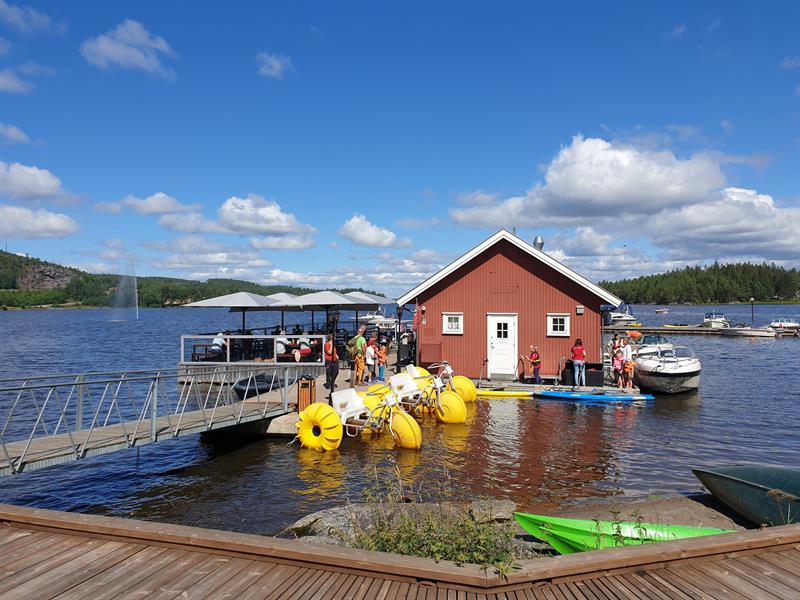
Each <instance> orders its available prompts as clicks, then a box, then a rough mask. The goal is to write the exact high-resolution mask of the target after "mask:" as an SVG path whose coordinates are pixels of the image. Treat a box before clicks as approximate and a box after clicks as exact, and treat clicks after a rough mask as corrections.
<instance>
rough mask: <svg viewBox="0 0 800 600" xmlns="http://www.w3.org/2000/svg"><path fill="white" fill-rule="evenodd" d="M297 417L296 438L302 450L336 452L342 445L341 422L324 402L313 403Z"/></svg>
mask: <svg viewBox="0 0 800 600" xmlns="http://www.w3.org/2000/svg"><path fill="white" fill-rule="evenodd" d="M299 416H300V420H299V421H297V437H298V439H299V440H300V445H301V446H303V447H304V448H311V449H312V450H316V451H317V452H326V451H329V450H336V449H337V448H338V447H339V445H340V444H341V443H342V437H343V435H344V429H343V428H342V421H341V420H340V419H339V415H338V414H337V413H336V411H335V410H334V409H333V408H332V407H330V406H328V405H327V404H325V403H324V402H314V403H313V404H310V405H309V406H308V408H306V409H305V410H304V411H302V412H301V413H300V415H299Z"/></svg>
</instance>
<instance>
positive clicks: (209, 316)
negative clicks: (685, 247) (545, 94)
mask: <svg viewBox="0 0 800 600" xmlns="http://www.w3.org/2000/svg"><path fill="white" fill-rule="evenodd" d="M714 308H716V309H717V310H719V311H722V312H724V313H725V314H726V315H727V316H728V318H729V319H731V320H732V321H736V322H738V321H748V322H749V321H750V306H749V305H737V306H722V307H719V306H718V307H714ZM654 310H655V307H652V306H647V307H637V306H634V307H633V312H634V314H636V315H637V317H639V318H640V319H641V320H642V322H644V323H645V324H657V323H673V322H676V323H697V322H699V321H700V320H702V315H703V313H704V312H705V311H706V310H708V308H707V307H703V306H690V307H683V306H681V307H672V310H671V313H670V314H669V315H655V314H654ZM755 312H756V324H765V323H768V322H769V321H770V320H771V319H772V318H773V317H776V316H793V317H795V318H798V317H800V306H799V305H789V306H779V305H768V306H756V307H755ZM129 316H130V315H126V314H125V313H115V312H113V311H108V310H75V311H66V310H63V311H62V310H52V311H9V312H0V332H2V343H0V377H15V376H20V375H25V374H34V373H63V372H80V371H97V370H103V371H112V370H123V369H135V368H136V369H138V368H158V367H165V366H174V364H175V363H176V362H177V360H178V354H179V350H178V340H179V336H180V334H182V333H184V334H185V333H194V332H200V331H205V332H210V331H215V330H218V329H220V328H222V329H235V328H237V327H238V325H239V323H240V316H239V315H238V314H230V313H227V312H225V311H224V310H219V309H197V310H189V309H145V310H142V311H141V318H140V320H139V321H138V322H136V321H132V320H129V319H128V320H125V319H126V318H127V317H129ZM292 317H294V318H296V317H295V316H294V315H292ZM117 319H122V320H117ZM275 319H276V315H272V314H268V313H262V314H257V315H255V316H248V324H249V325H251V326H264V325H266V326H271V325H273V324H274V322H275ZM287 322H289V318H288V316H287ZM672 341H673V342H675V343H677V344H682V345H687V346H690V347H691V348H693V349H694V351H695V352H696V353H697V354H698V356H699V357H700V358H701V360H702V362H703V374H702V379H701V388H700V390H699V391H698V392H697V393H691V394H682V395H677V396H673V397H669V396H662V397H659V398H658V399H657V400H656V401H655V402H651V403H647V404H642V405H624V406H598V405H591V406H586V405H580V404H568V403H561V402H552V401H538V400H515V399H505V400H491V401H480V402H478V403H476V404H475V405H472V406H470V414H469V419H468V422H467V423H466V424H465V425H437V424H435V423H432V422H425V423H424V424H423V448H422V450H421V451H409V450H401V449H396V448H394V447H393V446H392V444H391V441H390V440H389V439H387V438H386V437H376V438H373V439H370V438H363V439H354V440H346V441H345V443H344V444H343V446H342V448H341V449H340V450H339V452H334V453H329V454H318V453H316V452H313V451H308V450H301V449H300V448H298V446H297V445H289V444H287V440H275V439H272V440H258V441H255V442H250V443H231V442H208V441H203V440H201V439H200V438H199V436H189V437H186V438H181V439H178V440H173V441H169V442H163V443H159V444H154V445H150V446H144V447H142V448H140V449H138V450H135V449H134V450H127V451H121V452H116V453H113V454H109V455H106V456H102V457H96V458H92V459H88V460H85V461H82V462H79V463H72V464H67V465H61V466H57V467H52V468H48V469H43V470H41V471H33V472H31V473H23V474H21V475H15V476H13V477H6V478H3V479H0V502H11V503H15V504H23V505H30V506H37V507H42V508H53V509H59V510H71V511H79V512H89V513H96V514H105V515H114V516H132V517H136V518H143V519H149V520H155V521H166V522H172V523H180V524H186V525H202V526H206V527H216V528H222V529H230V530H237V531H244V532H250V533H274V532H276V531H278V530H280V529H281V528H283V527H284V526H286V525H288V524H289V523H291V522H292V521H294V520H296V519H297V518H299V517H300V516H303V515H304V514H307V513H308V512H311V511H314V510H319V509H321V508H326V507H329V506H333V505H336V504H340V503H342V502H344V501H345V500H346V499H348V498H349V499H350V500H359V499H360V498H361V497H362V491H363V490H364V489H365V488H366V487H370V486H371V485H373V482H374V480H375V473H376V471H378V472H381V473H387V472H395V473H399V476H400V477H402V478H403V480H404V481H405V482H407V483H414V484H417V485H421V488H422V490H423V494H425V493H426V492H428V491H429V490H433V489H434V488H435V487H436V484H437V483H438V482H440V481H441V479H442V476H443V473H444V472H445V471H446V472H447V473H448V474H449V477H450V478H451V480H452V486H453V487H454V488H456V490H457V491H459V492H461V493H463V494H465V495H468V496H493V497H500V498H510V499H512V500H514V501H515V502H516V503H517V505H518V507H519V508H522V509H533V508H536V509H539V510H548V509H552V508H554V507H557V506H560V505H563V504H565V503H569V502H582V501H586V500H588V499H592V498H602V497H612V496H622V495H624V496H648V495H651V494H671V493H676V492H682V493H683V492H692V491H699V489H700V485H699V483H698V482H697V481H696V480H695V479H694V477H693V475H692V473H691V470H690V468H691V467H693V466H709V465H714V464H723V463H732V462H758V463H768V464H774V465H787V464H789V465H794V466H797V464H798V463H800V435H798V433H797V423H798V422H799V421H800V393H799V392H800V375H798V369H797V364H798V362H797V355H798V351H800V338H782V339H774V340H773V339H746V338H742V339H734V338H723V337H717V336H708V337H705V336H677V335H676V336H674V337H673V339H672Z"/></svg>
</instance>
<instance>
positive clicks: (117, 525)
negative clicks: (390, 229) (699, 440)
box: [0, 505, 800, 600]
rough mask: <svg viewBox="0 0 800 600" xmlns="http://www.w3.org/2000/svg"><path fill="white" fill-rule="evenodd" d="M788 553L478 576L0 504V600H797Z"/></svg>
mask: <svg viewBox="0 0 800 600" xmlns="http://www.w3.org/2000/svg"><path fill="white" fill-rule="evenodd" d="M798 544H800V525H791V526H784V527H776V528H772V529H764V530H755V531H747V532H741V533H736V534H728V535H725V536H712V537H710V538H695V539H694V540H683V541H677V542H665V543H662V544H651V545H645V546H637V547H632V548H623V549H616V550H606V551H598V552H591V553H584V554H582V555H572V556H573V557H574V558H572V557H555V558H546V559H538V560H532V561H525V562H524V563H522V565H521V568H520V569H519V570H518V571H516V572H515V573H513V574H512V575H511V576H510V577H509V578H507V579H504V578H501V577H498V576H496V575H494V574H492V573H491V572H486V571H482V573H483V574H484V577H483V580H482V581H481V579H480V578H479V577H478V576H477V575H476V572H475V570H474V569H472V568H471V567H468V566H467V567H458V566H456V565H453V564H452V563H446V562H441V563H435V562H434V561H424V560H423V559H415V558H409V557H400V556H396V555H386V554H381V553H368V552H363V551H350V550H345V549H342V548H333V547H327V546H315V545H313V544H305V543H299V542H291V541H287V540H276V539H275V538H268V537H259V536H250V535H245V534H236V533H227V532H219V531H210V530H204V529H197V528H190V527H182V526H175V525H166V524H151V523H142V522H138V521H130V520H126V519H115V518H108V517H96V516H90V515H72V514H69V513H56V512H54V511H43V510H40V509H27V508H20V507H10V506H8V505H0V600H5V599H12V598H36V599H37V600H80V599H84V598H87V599H88V598H91V599H92V600H120V599H134V598H136V599H139V598H144V597H146V598H148V599H153V600H156V599H161V600H177V599H182V600H183V599H189V600H212V599H213V600H227V599H233V598H236V599H249V600H266V599H286V600H306V599H311V600H322V599H324V600H328V599H342V600H376V599H382V600H399V599H406V600H409V599H413V600H429V599H432V600H440V599H441V600H451V599H452V600H479V599H481V600H523V599H525V600H528V599H545V600H611V599H617V598H621V599H627V600H638V599H639V598H648V599H653V600H675V599H678V598H689V599H697V598H710V599H720V600H722V599H726V600H727V599H729V598H730V599H742V598H746V599H760V598H764V599H771V600H774V599H776V598H778V599H781V598H793V599H797V598H800V545H798ZM348 556H349V557H350V561H349V566H348V561H347V560H344V559H345V558H347V557H348ZM459 574H462V575H463V578H460V577H459V576H458V575H459Z"/></svg>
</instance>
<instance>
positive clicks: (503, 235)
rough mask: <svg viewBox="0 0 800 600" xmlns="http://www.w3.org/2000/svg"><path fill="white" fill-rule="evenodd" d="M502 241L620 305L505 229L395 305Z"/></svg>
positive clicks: (607, 294) (612, 302)
mask: <svg viewBox="0 0 800 600" xmlns="http://www.w3.org/2000/svg"><path fill="white" fill-rule="evenodd" d="M502 240H505V241H507V242H509V243H511V244H513V245H514V246H516V247H517V248H519V249H520V250H522V251H524V252H526V253H528V254H529V255H530V256H532V257H533V258H535V259H537V260H539V261H541V262H543V263H544V264H546V265H547V266H548V267H551V268H552V269H555V270H556V271H558V272H559V273H561V274H562V275H564V277H566V278H567V279H570V280H572V281H574V282H575V283H577V284H578V285H580V286H581V287H583V288H586V289H587V290H589V291H590V292H592V293H593V294H594V295H595V296H597V297H598V298H601V299H602V300H603V301H604V302H606V303H608V304H613V305H614V306H619V305H620V304H622V299H621V298H617V297H616V296H615V295H614V294H612V293H611V292H609V291H606V290H604V289H603V288H601V287H600V286H599V285H595V284H594V283H592V282H591V281H589V280H588V279H586V278H585V277H583V276H582V275H579V274H578V273H576V272H575V271H573V270H572V269H570V268H569V267H567V266H566V265H563V264H561V263H560V262H558V261H557V260H556V259H555V258H553V257H552V256H550V255H548V254H545V253H544V252H542V251H541V250H537V249H536V248H534V247H533V246H532V245H531V244H529V243H528V242H526V241H525V240H523V239H522V238H519V237H517V236H516V235H514V234H513V233H509V232H508V231H506V230H505V229H501V230H500V231H498V232H497V233H495V234H494V235H493V236H492V237H490V238H489V239H487V240H485V241H483V242H481V243H480V244H478V245H477V246H475V247H474V248H473V249H472V250H470V251H469V252H467V253H466V254H464V255H463V256H461V258H458V259H456V260H454V261H453V262H451V263H450V264H449V265H447V266H446V267H445V268H444V269H442V270H441V271H439V272H438V273H436V274H434V275H432V276H431V277H429V278H428V279H426V280H425V281H423V282H422V283H420V284H419V285H418V286H417V287H415V288H414V289H412V290H409V291H408V292H406V293H405V294H403V295H402V296H400V297H399V298H398V299H397V303H398V304H399V305H400V306H403V305H404V304H408V303H409V302H411V301H413V300H414V299H415V298H416V297H417V296H419V295H420V294H421V293H422V292H424V291H425V290H427V289H428V288H430V287H431V286H433V285H434V284H436V283H438V282H439V281H441V280H442V279H444V278H445V277H447V276H448V275H450V274H451V273H453V272H454V271H456V270H457V269H459V268H460V267H462V266H463V265H465V264H467V263H468V262H469V261H471V260H472V259H473V258H475V257H476V256H478V255H480V254H482V253H483V252H485V251H486V250H488V249H489V248H491V247H492V246H494V245H495V244H497V243H498V242H500V241H502Z"/></svg>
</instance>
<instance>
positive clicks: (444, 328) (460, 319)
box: [442, 312, 464, 335]
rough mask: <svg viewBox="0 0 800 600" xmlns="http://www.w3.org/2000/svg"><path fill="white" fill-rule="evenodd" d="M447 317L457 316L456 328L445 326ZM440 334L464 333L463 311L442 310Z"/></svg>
mask: <svg viewBox="0 0 800 600" xmlns="http://www.w3.org/2000/svg"><path fill="white" fill-rule="evenodd" d="M448 317H458V330H457V331H456V330H453V329H449V328H448V327H447V318H448ZM442 335H464V313H463V312H443V313H442Z"/></svg>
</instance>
